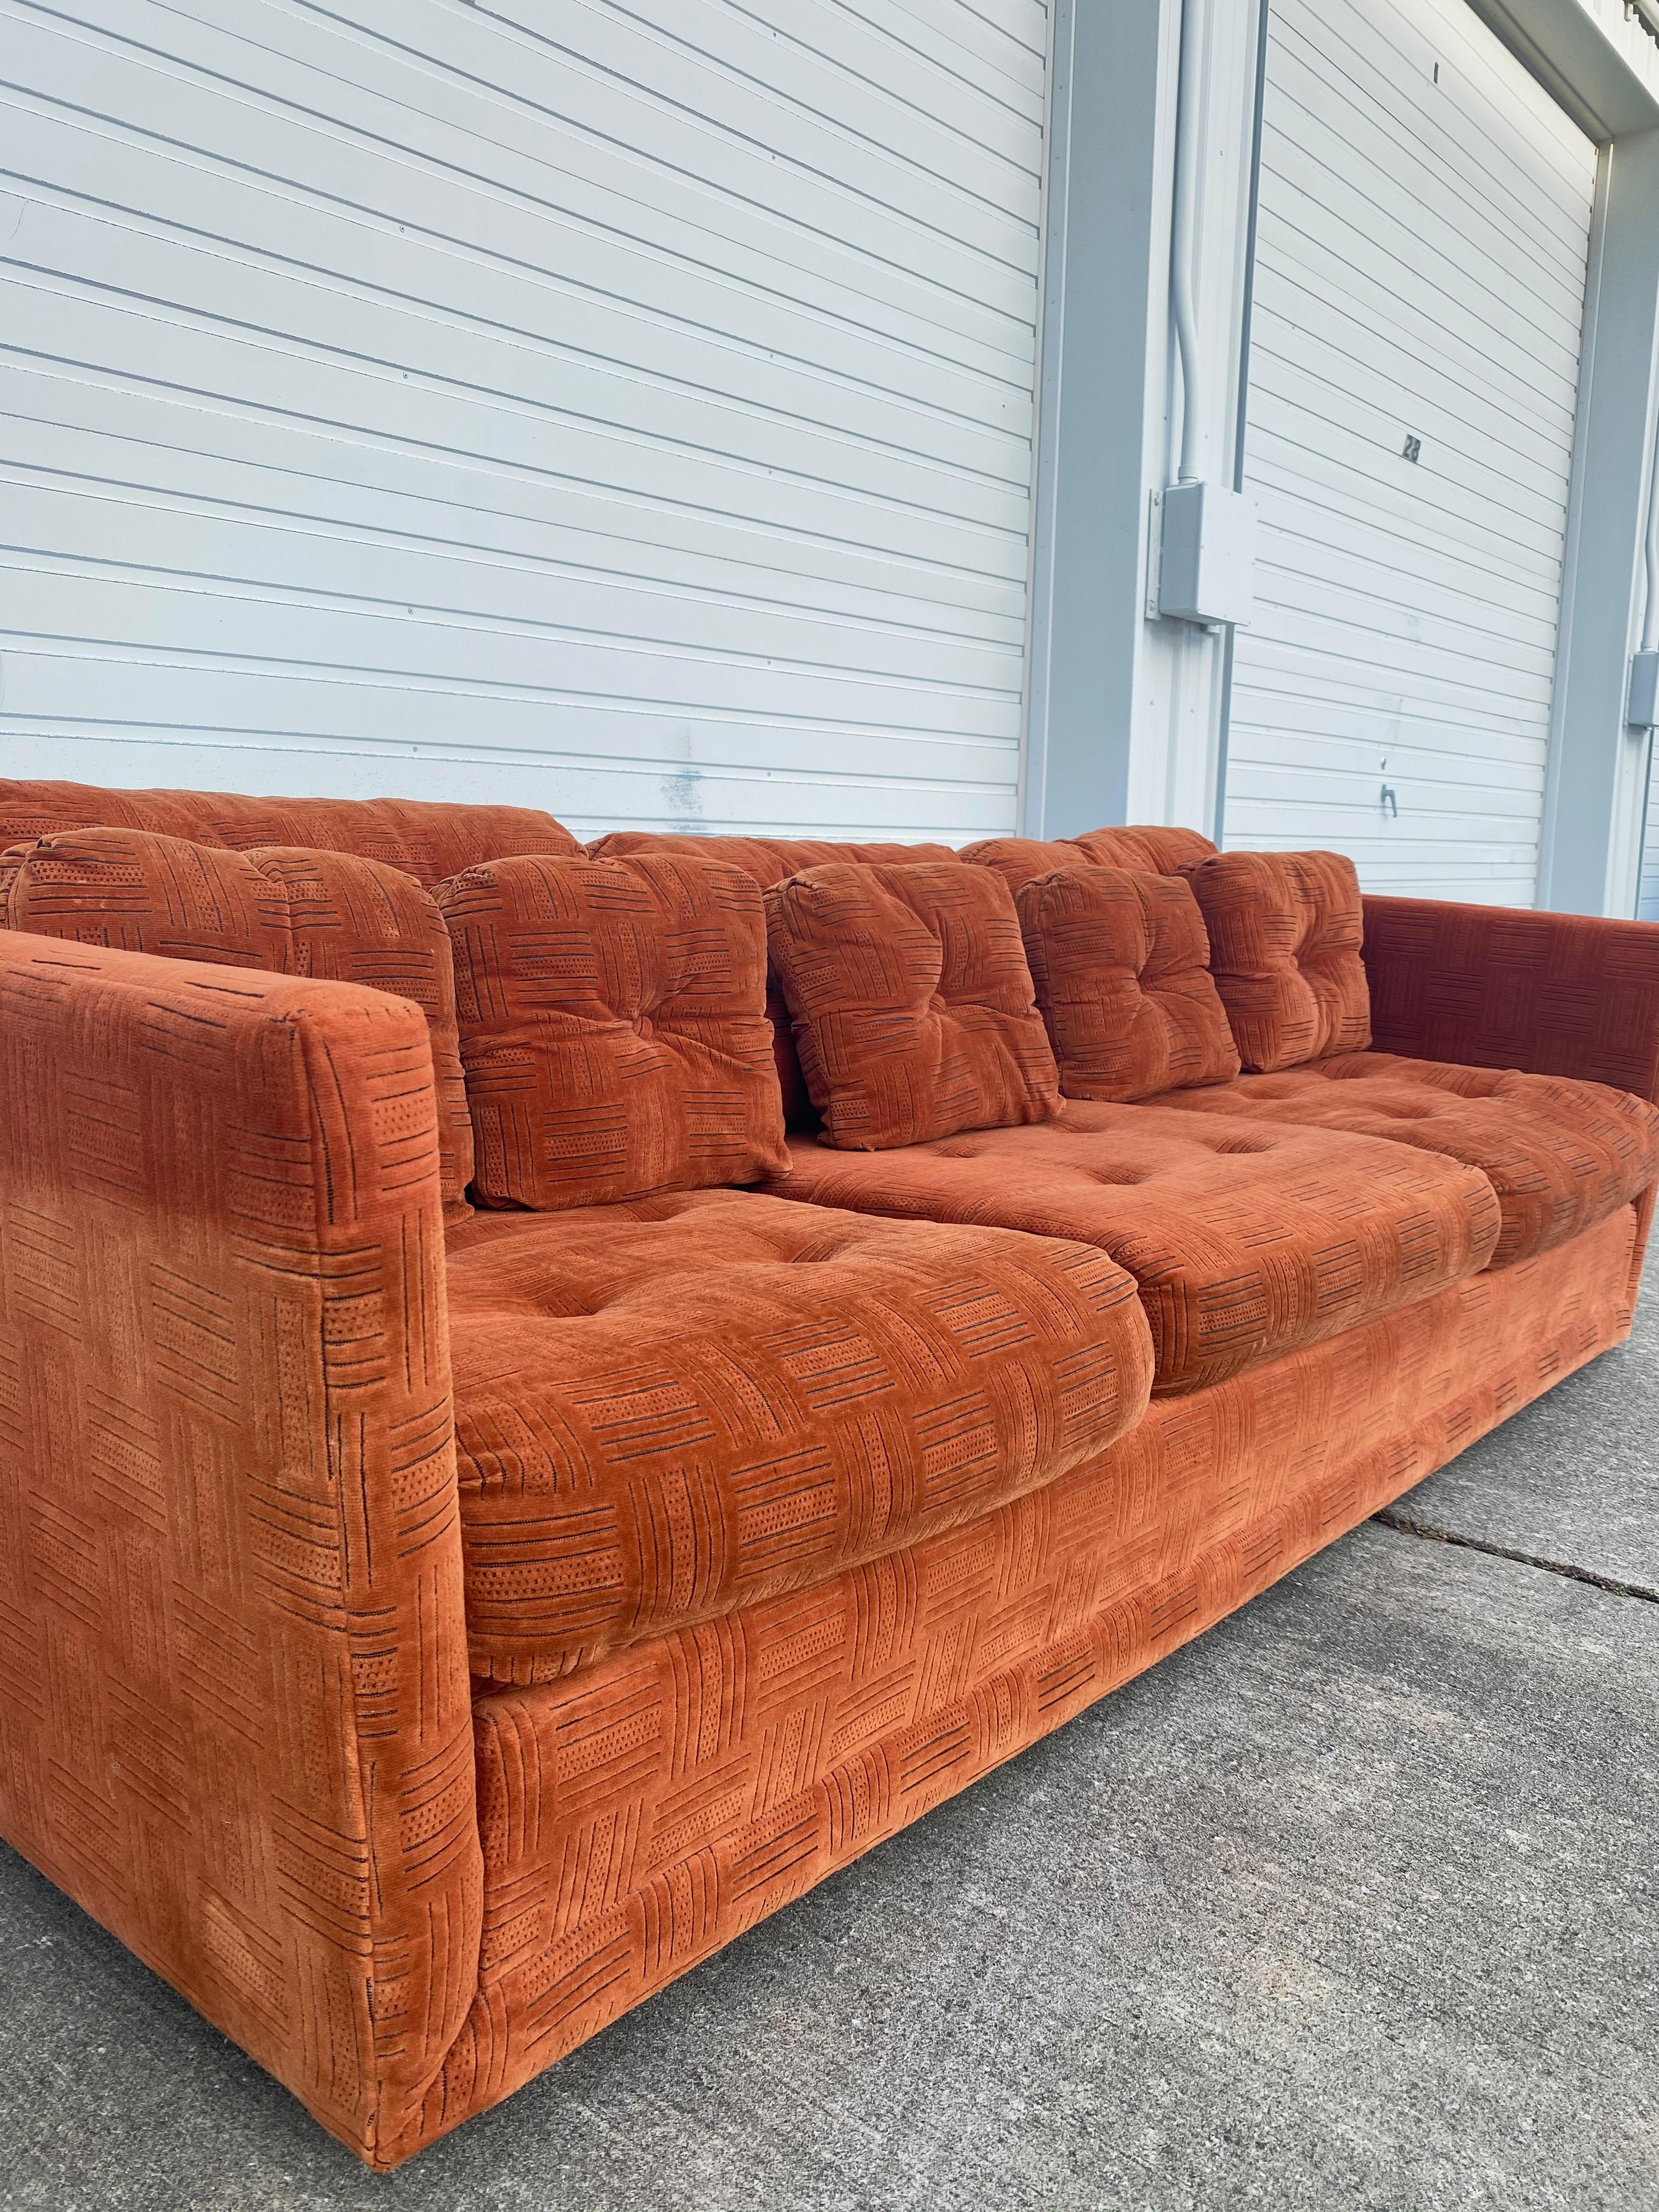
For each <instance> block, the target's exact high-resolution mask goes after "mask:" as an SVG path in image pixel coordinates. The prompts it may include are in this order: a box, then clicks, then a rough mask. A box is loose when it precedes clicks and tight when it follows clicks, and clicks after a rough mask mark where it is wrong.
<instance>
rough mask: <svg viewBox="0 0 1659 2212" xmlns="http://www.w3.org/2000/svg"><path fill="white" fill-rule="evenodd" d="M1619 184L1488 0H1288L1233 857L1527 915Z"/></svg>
mask: <svg viewBox="0 0 1659 2212" xmlns="http://www.w3.org/2000/svg"><path fill="white" fill-rule="evenodd" d="M1595 179H1596V152H1595V147H1594V146H1593V145H1592V143H1591V142H1590V141H1589V138H1587V137H1585V136H1584V134H1583V132H1582V131H1580V130H1579V129H1578V128H1577V125H1575V124H1574V123H1572V122H1571V120H1570V119H1569V118H1568V117H1567V116H1566V115H1565V113H1564V112H1562V111H1561V109H1560V108H1559V107H1558V106H1556V105H1555V103H1554V101H1553V100H1552V99H1551V98H1550V97H1549V95H1548V94H1547V93H1546V92H1545V91H1544V90H1543V89H1542V88H1541V86H1540V85H1539V84H1538V83H1537V82H1535V81H1534V79H1533V78H1532V77H1531V76H1529V75H1528V72H1527V71H1526V70H1524V69H1523V68H1522V65H1521V64H1520V63H1519V62H1517V61H1516V59H1515V58H1514V56H1513V55H1512V54H1510V52H1509V51H1508V49H1507V48H1506V47H1504V46H1502V45H1500V43H1499V42H1498V40H1497V39H1496V38H1495V37H1494V36H1493V35H1492V33H1491V32H1490V31H1489V30H1488V29H1487V28H1486V26H1485V24H1484V23H1482V22H1481V21H1480V20H1479V19H1478V18H1477V17H1476V16H1475V15H1474V14H1473V13H1472V11H1471V10H1470V9H1468V7H1467V6H1466V5H1464V0H1273V27H1272V36H1271V40H1270V45H1269V50H1268V59H1267V107H1266V113H1265V118H1264V131H1263V143H1262V174H1261V217H1260V225H1259V240H1258V246H1257V253H1256V261H1255V307H1254V319H1253V327H1252V342H1251V353H1250V373H1249V411H1248V423H1247V433H1246V447H1245V450H1246V470H1247V477H1248V482H1249V488H1250V489H1252V490H1253V491H1254V492H1255V494H1256V496H1257V498H1258V499H1259V501H1260V502H1261V516H1262V539H1261V568H1260V574H1259V586H1260V594H1261V596H1260V601H1259V605H1258V610H1257V615H1256V621H1255V626H1254V627H1253V628H1252V629H1249V631H1241V632H1240V633H1239V635H1238V638H1237V646H1236V648H1235V659H1234V678H1233V695H1232V719H1231V730H1230V732H1229V739H1228V752H1227V779H1226V812H1225V830H1226V836H1227V842H1229V843H1230V844H1235V845H1247V846H1255V847H1257V848H1264V847H1265V848H1273V847H1279V848H1293V847H1299V846H1323V847H1327V848H1334V849H1336V850H1339V851H1342V852H1346V853H1349V854H1352V856H1353V858H1354V860H1356V861H1357V862H1358V866H1359V869H1360V872H1361V876H1362V878H1363V879H1364V882H1365V884H1367V886H1368V887H1369V888H1370V889H1371V890H1395V891H1405V892H1420V893H1423V894H1425V895H1429V896H1438V897H1448V898H1458V897H1466V898H1472V899H1480V900H1486V901H1490V902H1498V903H1511V904H1526V903H1528V902H1530V901H1531V899H1532V897H1533V896H1534V890H1535V887H1536V882H1537V871H1538V851H1539V828H1540V820H1541V811H1542V806H1543V795H1544V771H1545V760H1546V755H1547V750H1548V741H1549V726H1550V712H1551V700H1552V692H1553V675H1554V659H1555V643H1556V631H1557V626H1558V620H1559V610H1560V594H1561V577H1562V559H1563V549H1564V544H1565V533H1566V525H1567V504H1568V489H1569V478H1570V473H1571V460H1572V441H1573V424H1574V415H1575V410H1576V406H1577V388H1578V364H1579V352H1580V346H1581V339H1582V331H1583V305H1584V279H1585V262H1586V258H1587V254H1588V250H1589V233H1590V220H1591V214H1592V210H1593V207H1594V204H1595Z"/></svg>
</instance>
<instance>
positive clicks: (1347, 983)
mask: <svg viewBox="0 0 1659 2212" xmlns="http://www.w3.org/2000/svg"><path fill="white" fill-rule="evenodd" d="M1187 881H1188V883H1189V884H1191V885H1192V887H1193V892H1194V896H1195V897H1196V898H1197V900H1198V903H1199V906H1200V908H1201V909H1202V911H1203V915H1204V924H1205V927H1206V929H1207V930H1208V932H1209V935H1210V970H1211V973H1212V975H1214V977H1215V983H1216V988H1217V990H1218V991H1219V992H1220V994H1221V1003H1222V1005H1223V1006H1225V1008H1226V1009H1227V1019H1228V1022H1229V1023H1230V1024H1231V1028H1232V1032H1233V1039H1234V1042H1236V1043H1237V1047H1238V1050H1239V1056H1240V1058H1241V1059H1242V1060H1243V1063H1244V1065H1245V1066H1246V1067H1247V1068H1249V1069H1251V1070H1252V1071H1253V1072H1255V1073H1258V1074H1264V1075H1265V1074H1267V1073H1271V1072H1272V1071H1273V1069H1274V1068H1279V1067H1299V1066H1301V1065H1302V1063H1303V1062H1304V1060H1325V1059H1328V1057H1329V1056H1330V1055H1331V1054H1334V1053H1341V1052H1364V1050H1365V1049H1366V1048H1367V1047H1368V1046H1369V1045H1370V1041H1371V1000H1370V986H1369V985H1368V984H1367V982H1366V980H1365V966H1364V961H1362V960H1361V958H1360V957H1359V948H1360V944H1361V941H1362V939H1363V934H1364V908H1363V906H1362V902H1361V900H1360V896H1359V878H1358V876H1357V875H1356V874H1355V873H1354V866H1353V862H1352V860H1349V859H1348V858H1347V857H1346V854H1341V853H1218V854H1216V856H1215V857H1214V859H1213V860H1205V861H1203V862H1201V863H1200V866H1197V867H1195V868H1193V869H1191V870H1190V871H1189V872H1188V875H1187Z"/></svg>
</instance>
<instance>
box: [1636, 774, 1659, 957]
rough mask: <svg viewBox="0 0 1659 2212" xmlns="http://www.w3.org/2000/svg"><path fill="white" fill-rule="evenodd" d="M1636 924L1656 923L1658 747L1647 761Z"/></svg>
mask: <svg viewBox="0 0 1659 2212" xmlns="http://www.w3.org/2000/svg"><path fill="white" fill-rule="evenodd" d="M1636 918H1637V920H1638V921H1659V745H1655V746H1654V747H1653V749H1652V751H1651V753H1650V757H1649V761H1648V811H1647V820H1646V823H1645V824H1644V835H1643V838H1642V880H1641V884H1640V886H1639V888H1638V891H1637V896H1636Z"/></svg>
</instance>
